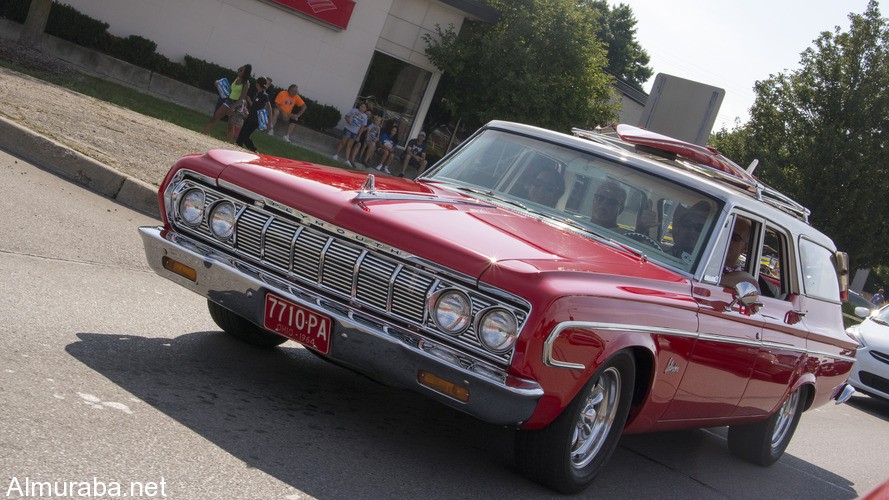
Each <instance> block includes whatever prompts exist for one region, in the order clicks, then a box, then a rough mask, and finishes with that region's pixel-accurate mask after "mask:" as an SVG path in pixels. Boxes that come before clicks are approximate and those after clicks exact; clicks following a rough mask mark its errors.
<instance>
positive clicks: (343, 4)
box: [271, 0, 355, 29]
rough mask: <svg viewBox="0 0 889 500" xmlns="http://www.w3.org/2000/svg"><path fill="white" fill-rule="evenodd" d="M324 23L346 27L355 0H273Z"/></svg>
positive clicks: (341, 27)
mask: <svg viewBox="0 0 889 500" xmlns="http://www.w3.org/2000/svg"><path fill="white" fill-rule="evenodd" d="M271 1H272V2H275V3H276V4H279V5H282V6H284V7H287V8H289V9H293V10H295V11H297V12H299V13H302V14H305V15H306V16H308V17H311V18H314V19H317V20H319V21H321V22H322V23H325V24H329V25H331V26H335V27H337V28H340V29H346V28H347V27H348V26H349V19H350V18H351V17H352V9H354V8H355V2H354V1H353V0H271Z"/></svg>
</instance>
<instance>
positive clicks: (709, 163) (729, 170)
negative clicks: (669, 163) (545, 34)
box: [571, 124, 812, 224]
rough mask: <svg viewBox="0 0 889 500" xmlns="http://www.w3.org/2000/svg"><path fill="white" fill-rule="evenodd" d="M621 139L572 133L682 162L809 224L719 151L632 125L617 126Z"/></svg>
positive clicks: (803, 212)
mask: <svg viewBox="0 0 889 500" xmlns="http://www.w3.org/2000/svg"><path fill="white" fill-rule="evenodd" d="M615 129H616V132H617V135H618V137H619V138H618V137H614V136H612V135H605V134H603V133H601V132H598V131H590V130H584V129H580V128H572V129H571V132H572V133H573V134H574V135H575V136H577V137H582V138H584V139H588V140H591V141H594V142H596V143H599V144H601V145H604V146H606V147H610V148H620V149H622V150H630V151H636V152H638V153H648V154H652V155H656V156H660V157H663V158H667V159H673V160H679V159H681V160H682V161H675V162H674V163H673V164H674V165H677V166H680V167H682V168H683V169H685V170H686V171H690V172H693V173H695V174H698V175H702V176H705V177H708V178H710V179H713V180H716V181H720V182H722V183H724V184H728V185H730V186H732V187H735V188H737V189H738V190H739V191H741V192H744V193H746V194H747V195H749V196H752V197H754V198H756V199H757V200H759V201H762V202H764V203H768V204H769V205H771V206H773V207H775V208H777V209H779V210H781V211H783V212H785V213H787V214H790V215H792V216H793V217H796V218H797V219H799V220H801V221H803V222H805V223H806V224H808V223H809V216H810V215H811V214H812V212H811V211H810V210H809V209H808V208H806V207H804V206H803V205H801V204H799V203H797V202H796V201H794V200H793V199H791V198H790V197H789V196H787V195H785V194H783V193H781V192H780V191H778V190H776V189H774V188H772V187H770V186H767V185H766V184H764V183H763V182H762V181H760V180H759V179H758V178H757V177H755V176H753V175H752V174H751V173H749V172H748V171H747V170H745V169H743V168H741V167H740V166H738V164H736V163H735V162H733V161H732V160H730V159H728V158H726V157H725V156H722V155H721V154H720V153H719V152H718V151H717V150H716V149H713V148H710V147H705V146H699V145H697V144H691V143H688V142H685V141H680V140H678V139H673V138H672V137H668V136H665V135H661V134H658V133H655V132H651V131H648V130H645V129H641V128H638V127H633V126H631V125H623V124H621V125H618V126H617V127H615Z"/></svg>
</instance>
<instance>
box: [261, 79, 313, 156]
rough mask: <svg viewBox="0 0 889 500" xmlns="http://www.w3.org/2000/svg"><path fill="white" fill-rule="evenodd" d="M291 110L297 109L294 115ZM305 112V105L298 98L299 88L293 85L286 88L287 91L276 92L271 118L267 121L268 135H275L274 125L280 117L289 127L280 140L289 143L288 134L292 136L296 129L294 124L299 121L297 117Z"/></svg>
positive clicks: (300, 98)
mask: <svg viewBox="0 0 889 500" xmlns="http://www.w3.org/2000/svg"><path fill="white" fill-rule="evenodd" d="M293 108H297V110H296V112H295V113H294V112H293ZM305 112H306V103H305V101H303V99H302V97H300V96H299V87H297V86H296V84H295V83H293V84H291V85H290V86H289V87H287V90H282V91H281V92H278V95H277V96H276V97H275V106H274V109H273V110H272V116H271V119H270V120H269V135H275V124H277V123H278V117H279V116H280V117H281V118H283V119H285V120H287V121H288V122H289V125H287V133H285V134H284V136H283V137H282V139H284V142H291V138H290V134H292V133H293V129H294V128H296V122H297V121H299V117H300V116H302V115H303V113H305Z"/></svg>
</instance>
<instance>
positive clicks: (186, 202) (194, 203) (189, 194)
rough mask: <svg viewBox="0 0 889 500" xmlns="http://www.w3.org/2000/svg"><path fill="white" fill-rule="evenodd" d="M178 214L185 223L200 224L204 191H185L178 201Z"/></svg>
mask: <svg viewBox="0 0 889 500" xmlns="http://www.w3.org/2000/svg"><path fill="white" fill-rule="evenodd" d="M179 216H180V217H182V220H184V221H185V223H186V224H191V225H192V226H197V225H198V224H200V223H201V221H202V220H204V192H203V191H201V190H200V189H190V190H188V191H186V192H185V194H184V195H182V199H181V200H180V201H179Z"/></svg>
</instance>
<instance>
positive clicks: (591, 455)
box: [515, 352, 636, 494]
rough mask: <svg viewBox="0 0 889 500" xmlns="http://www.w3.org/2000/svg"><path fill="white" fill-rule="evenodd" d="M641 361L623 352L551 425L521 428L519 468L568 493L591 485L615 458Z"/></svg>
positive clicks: (530, 477)
mask: <svg viewBox="0 0 889 500" xmlns="http://www.w3.org/2000/svg"><path fill="white" fill-rule="evenodd" d="M635 376H636V364H635V361H634V360H633V357H632V356H631V355H630V354H629V353H627V352H619V353H617V354H616V355H614V356H613V357H612V358H611V359H609V360H608V362H607V363H605V364H604V365H602V366H601V367H600V368H599V370H597V371H596V373H595V374H594V375H593V376H592V377H591V378H590V380H589V382H587V384H586V386H584V388H583V390H581V391H580V392H579V393H578V395H577V397H575V398H574V401H572V402H571V404H569V405H568V407H567V408H565V410H564V411H563V412H562V414H561V415H559V417H558V418H557V419H556V420H554V421H553V422H552V423H551V424H550V425H549V426H547V427H546V428H544V429H541V430H539V431H519V432H517V433H516V440H515V454H516V465H517V466H518V469H519V471H520V472H521V473H522V474H523V475H524V476H526V477H528V478H529V479H531V480H532V481H535V482H538V483H540V484H542V485H544V486H547V487H549V488H552V489H554V490H556V491H559V492H561V493H566V494H573V493H579V492H581V491H583V490H584V489H586V488H587V487H588V486H589V485H590V483H591V482H592V481H593V479H595V477H596V475H597V474H598V473H599V471H600V470H601V469H602V467H603V466H604V465H605V463H607V462H608V459H609V458H611V454H612V453H614V449H615V448H617V442H618V440H619V439H620V435H621V432H622V431H623V428H624V425H625V424H626V421H627V415H628V414H629V411H630V401H631V399H632V396H633V383H634V380H635Z"/></svg>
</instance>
